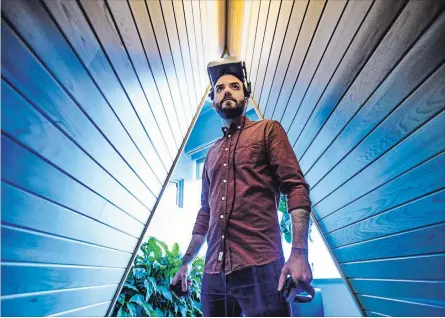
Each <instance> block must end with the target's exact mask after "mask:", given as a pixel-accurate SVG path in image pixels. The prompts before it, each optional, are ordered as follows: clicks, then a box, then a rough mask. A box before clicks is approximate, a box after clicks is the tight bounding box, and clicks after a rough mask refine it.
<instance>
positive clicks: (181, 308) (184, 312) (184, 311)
mask: <svg viewBox="0 0 445 318" xmlns="http://www.w3.org/2000/svg"><path fill="white" fill-rule="evenodd" d="M187 310H188V308H187V306H184V305H179V311H180V312H181V316H182V317H187Z"/></svg>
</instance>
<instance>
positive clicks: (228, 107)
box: [213, 98, 245, 119]
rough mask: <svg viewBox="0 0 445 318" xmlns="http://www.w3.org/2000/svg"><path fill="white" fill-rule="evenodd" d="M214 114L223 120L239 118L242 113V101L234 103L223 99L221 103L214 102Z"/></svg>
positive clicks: (234, 101) (229, 99)
mask: <svg viewBox="0 0 445 318" xmlns="http://www.w3.org/2000/svg"><path fill="white" fill-rule="evenodd" d="M213 105H214V106H215V109H216V112H217V113H218V115H219V116H221V117H222V118H224V119H233V118H237V117H239V116H241V115H242V114H243V112H244V107H245V104H244V101H238V102H237V101H236V100H235V99H232V98H226V99H223V100H222V102H221V103H217V102H214V103H213Z"/></svg>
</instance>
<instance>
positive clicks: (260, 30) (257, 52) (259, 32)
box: [249, 0, 281, 98]
mask: <svg viewBox="0 0 445 318" xmlns="http://www.w3.org/2000/svg"><path fill="white" fill-rule="evenodd" d="M280 2H281V1H275V2H274V5H271V1H270V0H266V1H260V12H259V13H258V23H257V27H256V34H255V42H254V44H253V54H252V61H251V63H250V69H249V73H250V82H251V83H252V93H255V90H254V88H255V85H256V78H257V74H258V67H259V63H260V61H261V54H262V53H263V44H264V37H265V32H266V28H267V25H268V24H269V25H274V24H275V20H276V16H277V14H278V10H279V7H280ZM271 10H272V11H271ZM274 11H275V12H274ZM274 16H275V19H274ZM272 19H273V20H272ZM270 36H272V34H270ZM253 97H254V98H255V96H254V95H253Z"/></svg>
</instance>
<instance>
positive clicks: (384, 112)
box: [227, 0, 445, 316]
mask: <svg viewBox="0 0 445 318" xmlns="http://www.w3.org/2000/svg"><path fill="white" fill-rule="evenodd" d="M444 7H445V1H443V0H437V1H436V0H426V1H415V0H413V1H384V0H375V1H374V0H361V1H353V0H350V1H347V0H332V1H331V0H329V1H325V0H311V1H308V0H299V1H243V2H240V1H233V0H229V3H228V21H229V23H230V24H229V28H228V30H229V31H228V32H229V34H228V35H227V39H228V41H227V46H228V52H229V53H230V55H235V56H240V57H241V58H243V59H244V60H245V61H246V65H247V69H248V73H249V74H250V80H251V82H252V87H253V98H254V99H255V100H256V102H257V103H258V104H259V108H260V110H261V112H262V113H263V115H264V118H265V119H275V120H278V121H280V122H281V124H282V125H283V127H284V128H285V129H286V131H287V133H288V136H289V139H290V141H291V144H292V146H293V148H294V151H295V153H296V155H297V158H298V159H299V161H300V165H301V167H302V169H303V172H304V174H305V177H306V179H307V180H308V182H309V184H310V186H311V199H312V203H313V213H314V216H315V218H316V220H317V223H318V226H319V228H320V230H321V231H322V233H323V234H324V236H325V239H326V242H327V243H328V244H329V246H330V249H331V251H332V254H333V256H334V257H335V259H336V261H337V262H338V264H339V267H340V270H341V271H342V273H343V275H344V276H345V277H346V278H347V283H348V284H349V285H350V286H351V288H352V291H353V294H355V297H356V299H357V300H358V301H359V303H360V306H361V307H362V308H361V309H362V311H363V313H364V314H366V315H370V316H383V315H390V316H393V315H394V316H400V315H401V316H412V315H414V316H417V315H421V316H444V315H445V301H444V300H445V294H444V290H445V289H444V286H445V262H444V255H445V208H444V202H445V197H444V191H445V190H444V189H445V169H444V168H445V153H444V150H445V125H444V122H445V111H444V110H445V90H444V87H445V65H444V61H445V13H444Z"/></svg>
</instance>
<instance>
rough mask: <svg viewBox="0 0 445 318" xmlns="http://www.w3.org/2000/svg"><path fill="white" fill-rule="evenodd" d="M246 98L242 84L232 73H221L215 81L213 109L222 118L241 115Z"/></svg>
mask: <svg viewBox="0 0 445 318" xmlns="http://www.w3.org/2000/svg"><path fill="white" fill-rule="evenodd" d="M246 104H247V98H245V97H244V90H243V84H242V83H241V81H240V80H239V79H238V78H236V77H235V76H233V75H223V76H221V77H220V78H219V79H218V81H217V82H216V83H215V87H214V99H213V109H215V110H216V112H217V113H218V114H219V115H220V116H221V117H222V118H224V119H229V118H236V117H239V116H240V115H242V113H243V111H244V106H245V105H246Z"/></svg>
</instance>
